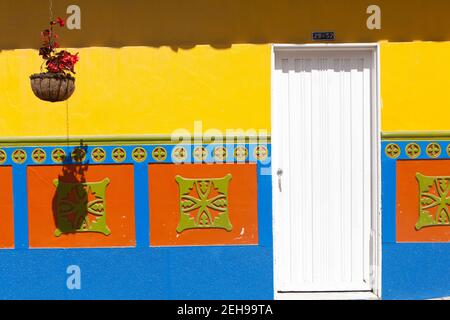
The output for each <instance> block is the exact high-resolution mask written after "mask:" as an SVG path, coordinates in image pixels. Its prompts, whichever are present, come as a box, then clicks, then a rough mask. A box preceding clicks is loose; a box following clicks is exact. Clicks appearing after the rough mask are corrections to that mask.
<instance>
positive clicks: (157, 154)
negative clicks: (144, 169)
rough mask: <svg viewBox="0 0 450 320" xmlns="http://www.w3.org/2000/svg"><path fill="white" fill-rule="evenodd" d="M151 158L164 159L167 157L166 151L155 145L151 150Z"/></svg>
mask: <svg viewBox="0 0 450 320" xmlns="http://www.w3.org/2000/svg"><path fill="white" fill-rule="evenodd" d="M152 158H153V159H154V160H156V161H164V160H166V158H167V151H166V149H165V148H163V147H156V148H154V149H153V151H152Z"/></svg>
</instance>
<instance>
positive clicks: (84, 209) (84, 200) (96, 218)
mask: <svg viewBox="0 0 450 320" xmlns="http://www.w3.org/2000/svg"><path fill="white" fill-rule="evenodd" d="M109 182H110V180H109V178H105V179H103V180H102V181H100V182H85V183H67V182H62V181H59V180H58V179H55V180H53V184H54V185H55V186H56V195H55V205H54V214H55V220H56V230H55V233H54V234H55V236H56V237H59V236H60V235H61V234H64V233H78V232H97V233H103V234H104V235H109V234H110V233H111V231H110V230H109V228H108V226H107V225H106V187H107V186H108V185H109Z"/></svg>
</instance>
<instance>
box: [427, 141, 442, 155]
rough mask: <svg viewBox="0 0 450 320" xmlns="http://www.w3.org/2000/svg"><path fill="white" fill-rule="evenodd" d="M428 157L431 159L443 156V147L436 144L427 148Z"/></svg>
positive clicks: (431, 144) (433, 143)
mask: <svg viewBox="0 0 450 320" xmlns="http://www.w3.org/2000/svg"><path fill="white" fill-rule="evenodd" d="M427 155H428V156H430V157H431V158H437V157H439V156H440V155H441V146H440V145H439V144H437V143H435V142H432V143H430V144H429V145H428V146H427Z"/></svg>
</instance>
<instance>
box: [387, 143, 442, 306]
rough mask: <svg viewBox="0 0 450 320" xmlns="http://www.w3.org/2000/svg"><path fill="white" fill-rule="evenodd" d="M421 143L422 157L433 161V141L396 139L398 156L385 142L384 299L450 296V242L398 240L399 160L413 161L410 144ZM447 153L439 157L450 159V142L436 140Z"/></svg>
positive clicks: (421, 158)
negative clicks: (392, 155)
mask: <svg viewBox="0 0 450 320" xmlns="http://www.w3.org/2000/svg"><path fill="white" fill-rule="evenodd" d="M411 142H415V143H417V144H418V145H419V146H420V148H421V150H422V154H421V155H420V156H419V157H418V158H417V159H419V160H425V159H426V160H430V161H436V160H435V159H430V157H429V156H427V154H426V153H425V151H424V150H426V148H427V145H428V144H429V143H430V142H432V141H401V142H395V143H396V144H397V145H398V146H399V148H400V150H401V154H400V155H399V157H398V158H396V159H391V158H389V157H387V156H386V153H385V148H386V146H387V145H388V144H389V143H392V142H389V141H385V142H383V143H382V147H381V150H382V157H381V160H382V187H381V188H382V213H383V216H382V221H383V226H382V234H383V248H382V250H383V254H382V256H383V258H382V286H381V288H382V298H383V299H432V298H439V297H446V296H450V272H449V271H450V243H397V240H396V203H397V202H396V201H397V199H396V188H397V187H396V183H397V180H396V175H397V172H396V170H397V169H396V162H397V160H409V161H412V159H410V158H409V157H408V156H407V154H406V152H405V151H406V146H407V145H408V144H409V143H411ZM436 143H438V144H439V145H440V147H441V149H442V150H443V152H442V153H441V155H440V156H439V159H449V158H450V155H448V154H447V153H446V152H445V150H446V149H447V145H448V144H449V141H439V142H436Z"/></svg>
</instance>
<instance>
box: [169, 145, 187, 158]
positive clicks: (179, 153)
mask: <svg viewBox="0 0 450 320" xmlns="http://www.w3.org/2000/svg"><path fill="white" fill-rule="evenodd" d="M172 159H173V160H174V161H178V162H180V161H184V160H186V159H187V151H186V148H184V147H176V148H175V149H173V151H172Z"/></svg>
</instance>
